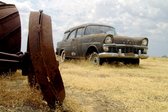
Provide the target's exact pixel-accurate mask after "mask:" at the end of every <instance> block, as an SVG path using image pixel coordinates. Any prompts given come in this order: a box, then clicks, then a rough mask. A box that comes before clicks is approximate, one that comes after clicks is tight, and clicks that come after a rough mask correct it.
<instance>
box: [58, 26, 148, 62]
mask: <svg viewBox="0 0 168 112" xmlns="http://www.w3.org/2000/svg"><path fill="white" fill-rule="evenodd" d="M147 50H148V38H146V37H139V38H138V37H136V38H132V37H127V36H118V35H117V34H116V31H115V28H114V27H112V26H108V25H102V24H84V25H80V26H77V27H73V28H71V29H69V30H67V31H65V33H64V38H63V40H62V41H61V42H58V43H57V48H56V54H57V55H60V56H61V57H62V60H64V59H66V58H88V57H90V60H92V61H93V62H94V63H99V64H101V63H102V62H104V61H105V60H107V59H108V60H109V59H111V60H119V61H123V62H124V63H131V64H139V59H146V58H148V55H147Z"/></svg>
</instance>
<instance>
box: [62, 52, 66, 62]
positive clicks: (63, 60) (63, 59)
mask: <svg viewBox="0 0 168 112" xmlns="http://www.w3.org/2000/svg"><path fill="white" fill-rule="evenodd" d="M65 56H66V55H65V51H64V50H63V51H62V52H61V62H65Z"/></svg>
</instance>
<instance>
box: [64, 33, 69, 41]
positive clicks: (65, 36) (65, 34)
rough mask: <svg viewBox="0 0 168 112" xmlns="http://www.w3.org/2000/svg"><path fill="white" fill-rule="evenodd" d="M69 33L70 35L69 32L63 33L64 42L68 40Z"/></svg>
mask: <svg viewBox="0 0 168 112" xmlns="http://www.w3.org/2000/svg"><path fill="white" fill-rule="evenodd" d="M69 33H70V32H65V33H64V38H63V40H66V39H67V38H68V35H69Z"/></svg>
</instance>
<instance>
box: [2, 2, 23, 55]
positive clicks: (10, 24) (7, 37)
mask: <svg viewBox="0 0 168 112" xmlns="http://www.w3.org/2000/svg"><path fill="white" fill-rule="evenodd" d="M20 48H21V24H20V16H19V12H18V10H17V8H16V7H15V5H13V4H5V3H0V52H6V53H14V54H15V53H17V52H20Z"/></svg>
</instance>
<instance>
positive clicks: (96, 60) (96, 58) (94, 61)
mask: <svg viewBox="0 0 168 112" xmlns="http://www.w3.org/2000/svg"><path fill="white" fill-rule="evenodd" d="M89 61H90V62H91V63H92V64H94V65H102V64H103V61H102V59H101V58H99V55H98V54H97V53H96V52H93V53H92V54H91V55H90V56H89Z"/></svg>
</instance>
